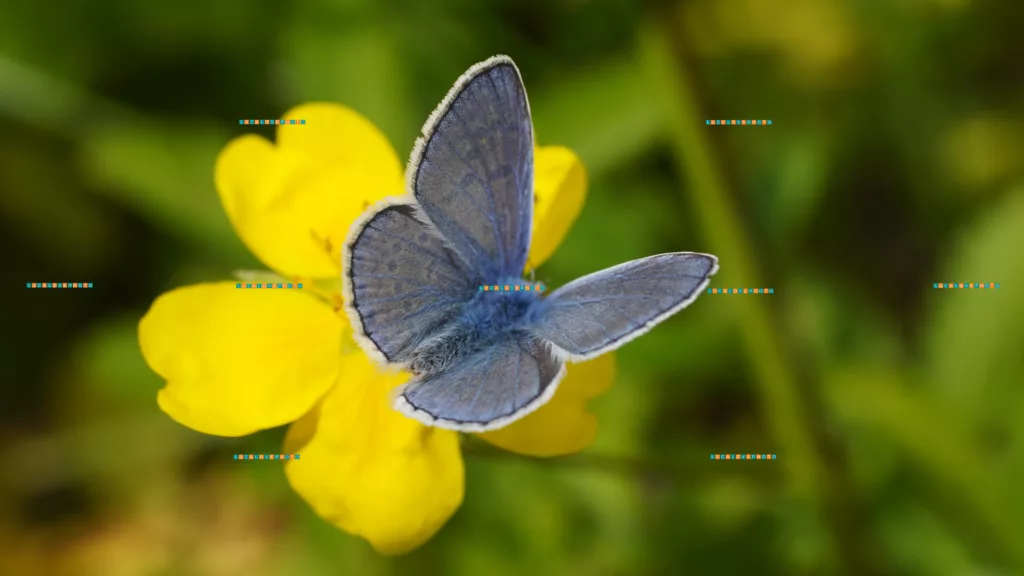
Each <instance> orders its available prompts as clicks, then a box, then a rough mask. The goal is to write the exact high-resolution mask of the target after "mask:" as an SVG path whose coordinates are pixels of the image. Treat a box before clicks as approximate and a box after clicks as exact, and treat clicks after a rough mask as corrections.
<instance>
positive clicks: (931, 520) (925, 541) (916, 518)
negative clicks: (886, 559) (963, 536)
mask: <svg viewBox="0 0 1024 576" xmlns="http://www.w3.org/2000/svg"><path fill="white" fill-rule="evenodd" d="M884 514H885V516H884V518H883V519H882V525H881V533H882V534H883V535H884V538H885V541H886V542H887V543H888V547H889V549H890V550H891V554H892V556H893V561H894V563H895V565H896V567H897V569H898V571H899V574H902V575H908V576H909V575H921V576H946V575H953V574H981V572H980V571H979V568H978V566H977V565H976V564H975V563H974V562H973V561H972V560H971V555H970V553H969V551H968V550H967V549H965V548H964V546H963V543H962V541H959V540H958V539H957V537H956V535H955V534H952V533H950V532H949V530H947V529H946V527H945V526H944V525H943V523H942V519H941V518H938V517H936V516H935V514H933V513H931V512H930V511H928V510H926V509H924V508H921V507H919V506H916V505H913V506H899V507H891V508H889V509H887V510H886V511H885V513H884ZM922 550H927V551H928V553H927V554H922V553H921V551H922Z"/></svg>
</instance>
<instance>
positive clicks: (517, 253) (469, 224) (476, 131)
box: [409, 57, 533, 282]
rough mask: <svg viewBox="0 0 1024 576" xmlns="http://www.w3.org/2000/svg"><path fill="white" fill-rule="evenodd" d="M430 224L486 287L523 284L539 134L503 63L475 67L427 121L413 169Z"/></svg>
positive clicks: (512, 72)
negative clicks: (516, 280) (509, 280)
mask: <svg viewBox="0 0 1024 576" xmlns="http://www.w3.org/2000/svg"><path fill="white" fill-rule="evenodd" d="M409 178H410V185H411V186H410V187H411V189H412V191H413V194H414V196H415V198H416V200H417V202H419V204H420V206H422V208H423V211H424V212H425V213H426V214H427V216H428V217H429V219H430V221H431V222H432V223H433V224H434V225H435V226H436V227H437V229H438V230H440V231H441V233H442V234H443V235H444V237H445V238H446V239H447V240H448V241H449V242H450V244H451V245H452V246H453V247H454V249H455V250H456V251H457V252H458V253H459V255H460V256H462V258H463V259H464V260H465V262H466V263H467V264H468V265H469V266H471V267H472V268H473V269H474V270H476V271H478V272H480V273H482V274H483V275H484V277H485V278H486V279H487V280H488V281H495V282H496V281H499V280H501V279H504V278H506V277H510V276H512V277H519V276H520V275H521V274H522V272H523V268H524V266H525V263H526V256H527V253H528V252H529V244H530V227H531V225H532V219H533V127H532V124H531V120H530V109H529V105H528V103H527V99H526V90H525V88H523V83H522V80H521V79H520V77H519V71H518V70H517V69H516V67H515V64H513V63H512V61H511V60H509V59H508V58H505V57H495V58H492V59H490V60H488V61H487V62H484V63H481V64H479V65H477V66H474V67H473V68H471V69H470V70H469V71H468V72H466V74H465V75H464V76H463V77H462V78H460V79H459V81H458V82H457V83H456V84H455V86H454V87H453V88H452V89H451V91H450V92H449V93H448V96H447V97H446V98H445V99H444V101H443V102H442V103H441V105H440V106H439V107H438V109H437V110H436V111H435V112H434V114H433V115H432V116H431V118H430V120H428V121H427V124H426V126H424V129H423V138H422V139H421V140H420V141H419V142H418V143H417V146H416V150H415V151H414V152H413V157H412V161H411V162H410V167H409Z"/></svg>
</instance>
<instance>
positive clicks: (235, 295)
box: [139, 283, 343, 436]
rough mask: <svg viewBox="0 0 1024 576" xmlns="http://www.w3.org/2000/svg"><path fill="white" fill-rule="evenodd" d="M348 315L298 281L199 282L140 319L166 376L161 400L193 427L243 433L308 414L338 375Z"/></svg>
mask: <svg viewBox="0 0 1024 576" xmlns="http://www.w3.org/2000/svg"><path fill="white" fill-rule="evenodd" d="M342 331H343V324H342V323H341V322H340V321H339V319H338V317H337V315H336V314H335V313H334V311H333V310H331V308H330V306H327V305H325V304H324V303H322V302H321V301H320V300H317V299H316V298H314V297H312V296H310V295H308V294H303V293H302V292H300V291H297V290H277V289H271V290H267V289H263V290H254V289H253V290H246V289H241V290H240V289H237V288H235V285H234V284H229V283H217V284H199V285H196V286H188V287H185V288H178V289H177V290H172V291H170V292H167V293H166V294H163V295H161V296H160V297H159V298H157V299H156V301H155V302H153V306H152V307H150V309H149V312H147V313H146V315H145V316H144V317H143V318H142V321H141V322H140V323H139V344H140V346H141V348H142V355H143V357H145V359H146V362H147V363H148V364H149V366H150V368H152V369H153V371H154V372H156V373H157V374H159V375H160V376H162V377H163V378H164V379H166V380H167V386H166V387H164V389H163V390H160V392H159V393H158V395H157V402H158V403H159V404H160V408H161V409H162V410H163V411H164V412H166V413H167V414H168V415H169V416H170V417H171V418H174V419H175V420H177V421H178V422H180V423H181V424H184V425H185V426H188V427H189V428H192V429H194V430H198V431H200V432H205V433H207V434H217V435H220V436H241V435H244V434H249V433H252V432H255V431H256V430H261V429H264V428H272V427H274V426H280V425H282V424H286V423H288V422H291V421H293V420H295V419H296V418H298V417H299V416H302V415H303V414H305V413H306V412H307V411H309V409H310V407H312V406H313V405H314V404H315V403H316V401H317V400H319V399H320V398H321V397H322V396H323V395H324V394H325V393H326V391H327V390H328V389H329V388H330V387H331V386H332V385H333V383H334V382H335V381H336V379H337V377H338V368H339V366H340V360H341V355H340V352H339V351H340V349H341V336H342Z"/></svg>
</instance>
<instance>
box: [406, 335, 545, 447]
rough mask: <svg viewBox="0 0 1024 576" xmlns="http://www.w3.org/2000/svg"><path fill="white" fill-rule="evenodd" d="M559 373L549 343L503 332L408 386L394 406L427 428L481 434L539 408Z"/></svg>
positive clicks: (528, 336) (527, 336)
mask: <svg viewBox="0 0 1024 576" xmlns="http://www.w3.org/2000/svg"><path fill="white" fill-rule="evenodd" d="M564 374H565V365H564V364H563V363H562V361H561V360H559V359H558V358H557V357H555V355H554V354H552V352H551V347H550V345H549V344H547V343H546V342H544V341H543V340H541V339H540V338H536V337H534V336H530V335H529V334H526V333H523V332H507V333H505V334H504V335H503V336H502V337H501V338H500V339H499V340H498V341H496V342H494V343H493V344H491V345H490V346H488V347H486V348H484V349H483V350H480V351H479V352H476V353H475V354H472V355H470V356H468V357H467V358H466V359H465V360H463V361H461V362H459V363H458V364H455V365H454V366H453V367H451V368H450V369H448V370H446V371H444V372H441V373H439V374H437V375H433V376H428V377H426V378H425V379H423V380H416V381H413V382H411V383H409V384H407V385H406V386H405V387H403V388H402V389H401V390H400V392H399V395H398V398H397V399H396V401H395V407H396V408H398V410H399V411H401V412H402V413H403V414H405V415H407V416H409V417H411V418H415V419H416V420H419V421H420V422H423V423H424V424H426V425H428V426H437V427H439V428H447V429H450V430H460V431H463V432H483V431H486V430H493V429H496V428H501V427H502V426H505V425H507V424H508V423H510V422H512V421H514V420H517V419H519V418H522V417H523V416H525V415H527V414H529V413H530V412H532V411H533V410H535V409H537V408H538V407H540V406H542V405H543V404H544V403H545V402H547V401H548V400H549V399H550V398H551V396H552V395H553V394H554V393H555V389H556V388H557V387H558V382H559V381H560V380H561V379H562V376H563V375H564Z"/></svg>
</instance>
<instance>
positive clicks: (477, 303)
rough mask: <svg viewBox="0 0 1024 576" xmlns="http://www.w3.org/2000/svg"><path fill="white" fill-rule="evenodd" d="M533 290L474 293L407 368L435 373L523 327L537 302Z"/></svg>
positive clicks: (417, 352) (420, 346) (421, 372)
mask: <svg viewBox="0 0 1024 576" xmlns="http://www.w3.org/2000/svg"><path fill="white" fill-rule="evenodd" d="M539 296H540V295H539V294H537V293H536V292H525V291H524V292H478V293H477V294H476V295H475V296H474V297H473V299H472V300H470V301H469V302H467V303H466V304H465V306H464V307H463V309H462V311H461V313H460V314H459V315H458V316H456V317H455V318H453V319H452V320H451V321H450V322H449V323H448V324H447V325H446V326H445V327H444V328H443V329H442V330H441V331H440V332H439V333H438V334H437V335H436V336H432V337H430V338H428V339H426V340H425V341H423V342H422V343H421V344H420V345H419V346H417V347H416V350H415V351H414V352H413V360H412V362H411V364H410V366H409V371H410V372H412V373H413V374H416V375H417V376H420V377H425V376H429V375H431V374H437V373H439V372H442V371H444V370H445V369H447V368H449V367H451V366H452V365H454V364H456V363H458V362H459V361H461V360H462V359H464V358H466V357H467V356H469V355H472V354H474V353H476V352H479V351H480V350H482V349H484V348H486V347H488V346H491V345H493V344H494V342H496V341H497V340H498V339H499V338H500V337H502V336H503V335H505V334H507V333H508V332H512V331H516V330H525V329H526V328H527V327H528V325H529V323H530V322H531V318H532V317H533V313H532V311H533V309H534V306H535V304H536V303H537V302H539V301H540V298H539Z"/></svg>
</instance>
